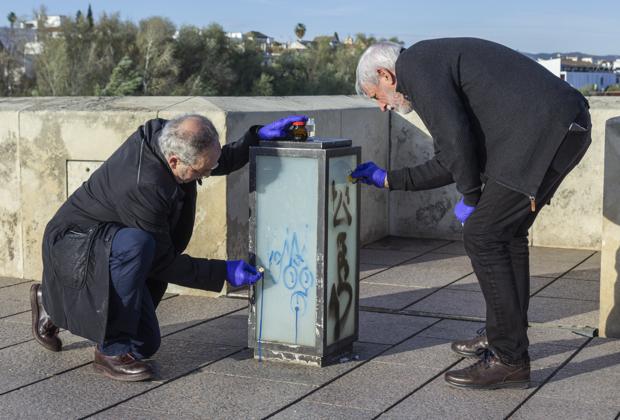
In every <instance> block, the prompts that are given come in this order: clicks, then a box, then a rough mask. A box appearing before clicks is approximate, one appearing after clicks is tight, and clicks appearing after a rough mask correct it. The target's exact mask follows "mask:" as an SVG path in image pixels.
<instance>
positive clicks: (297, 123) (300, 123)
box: [293, 121, 306, 126]
mask: <svg viewBox="0 0 620 420" xmlns="http://www.w3.org/2000/svg"><path fill="white" fill-rule="evenodd" d="M293 125H294V126H302V125H306V123H305V122H303V121H295V122H294V123H293Z"/></svg>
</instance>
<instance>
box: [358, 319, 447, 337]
mask: <svg viewBox="0 0 620 420" xmlns="http://www.w3.org/2000/svg"><path fill="white" fill-rule="evenodd" d="M436 321H438V319H436V318H426V317H418V316H408V315H392V314H383V313H376V312H366V311H361V312H360V323H359V325H360V334H359V341H363V342H367V343H376V344H396V343H398V342H399V341H401V340H404V339H406V338H407V337H409V336H410V335H412V334H415V333H416V332H418V331H420V330H422V329H424V328H426V327H428V326H429V325H431V324H432V323H434V322H436Z"/></svg>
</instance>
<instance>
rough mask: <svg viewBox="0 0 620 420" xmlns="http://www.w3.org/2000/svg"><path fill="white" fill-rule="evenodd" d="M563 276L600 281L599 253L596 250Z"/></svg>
mask: <svg viewBox="0 0 620 420" xmlns="http://www.w3.org/2000/svg"><path fill="white" fill-rule="evenodd" d="M564 277H566V278H570V279H580V280H590V281H600V279H601V253H600V252H597V253H596V254H594V255H593V256H591V257H590V258H588V259H587V260H585V261H584V262H582V263H581V264H579V265H578V266H577V267H575V268H573V269H572V270H571V271H570V272H568V273H567V274H566V275H565V276H564Z"/></svg>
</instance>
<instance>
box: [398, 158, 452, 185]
mask: <svg viewBox="0 0 620 420" xmlns="http://www.w3.org/2000/svg"><path fill="white" fill-rule="evenodd" d="M387 177H388V184H389V186H390V190H405V191H418V190H428V189H432V188H439V187H443V186H444V185H448V184H452V183H453V182H454V180H453V179H452V174H451V173H450V171H448V170H447V169H446V168H444V167H443V166H441V163H439V160H438V159H437V158H434V159H431V160H428V161H426V162H425V163H423V164H421V165H418V166H414V167H411V168H402V169H396V170H393V171H389V172H388V174H387Z"/></svg>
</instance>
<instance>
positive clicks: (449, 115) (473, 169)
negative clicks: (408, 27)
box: [388, 46, 481, 205]
mask: <svg viewBox="0 0 620 420" xmlns="http://www.w3.org/2000/svg"><path fill="white" fill-rule="evenodd" d="M402 55H403V56H404V57H402V60H401V58H400V57H399V60H398V62H397V67H396V74H397V78H398V83H399V84H400V83H401V80H402V82H403V84H404V86H402V87H401V88H400V89H402V90H404V91H406V92H407V95H408V97H410V98H411V99H412V100H413V104H414V108H415V109H416V111H417V112H418V114H419V115H420V118H422V121H424V124H425V125H426V127H427V128H428V130H429V132H430V134H431V136H432V137H433V140H434V141H435V152H436V156H435V159H436V160H437V162H438V163H439V164H440V165H441V166H442V167H443V168H445V169H446V170H447V171H448V172H450V173H451V174H452V178H453V179H454V182H456V188H457V190H458V191H459V192H460V193H461V194H463V196H464V198H465V202H466V203H467V204H469V205H475V204H476V203H477V201H478V198H479V197H480V188H481V181H480V172H481V168H480V163H479V160H478V155H477V139H476V138H475V136H474V134H473V131H472V127H471V124H470V120H469V115H468V113H467V110H466V108H465V105H464V102H463V101H464V100H463V96H464V94H463V92H462V91H461V87H460V81H459V60H458V59H456V58H452V57H450V58H448V57H446V56H445V55H443V54H441V52H438V51H433V50H431V49H430V48H429V47H425V46H421V47H417V48H416V46H414V47H412V48H410V49H409V50H408V51H406V52H404V53H403V54H402ZM401 76H402V77H401ZM400 89H399V90H400ZM429 165H432V164H429ZM388 182H389V181H388Z"/></svg>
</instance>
